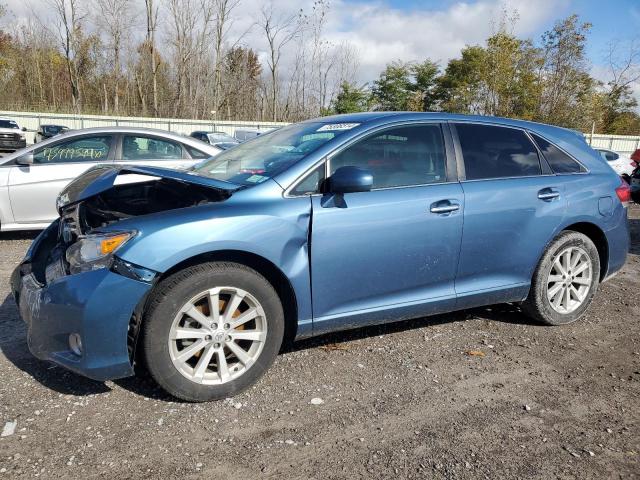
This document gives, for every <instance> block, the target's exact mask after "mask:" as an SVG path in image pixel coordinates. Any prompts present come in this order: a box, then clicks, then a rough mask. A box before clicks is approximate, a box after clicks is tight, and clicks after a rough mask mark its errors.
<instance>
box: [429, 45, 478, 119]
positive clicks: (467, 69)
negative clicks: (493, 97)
mask: <svg viewBox="0 0 640 480" xmlns="http://www.w3.org/2000/svg"><path fill="white" fill-rule="evenodd" d="M485 62H486V52H485V49H484V48H482V47H481V46H479V45H475V46H467V47H465V48H463V49H462V52H461V58H453V59H451V60H449V63H448V64H447V67H446V69H445V71H444V74H443V75H441V76H440V77H438V79H437V86H436V94H435V96H436V98H438V99H439V100H440V109H441V110H445V111H448V112H454V113H484V112H483V110H482V105H481V103H482V102H481V90H482V77H483V69H484V67H483V65H484V63H485Z"/></svg>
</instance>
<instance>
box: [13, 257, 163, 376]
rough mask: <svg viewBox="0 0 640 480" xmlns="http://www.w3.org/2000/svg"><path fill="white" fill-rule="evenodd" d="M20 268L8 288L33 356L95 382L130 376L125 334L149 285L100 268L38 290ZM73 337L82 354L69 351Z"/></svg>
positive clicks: (29, 275)
mask: <svg viewBox="0 0 640 480" xmlns="http://www.w3.org/2000/svg"><path fill="white" fill-rule="evenodd" d="M21 267H22V266H19V267H18V268H17V269H16V270H15V271H14V273H13V275H12V278H11V287H12V290H13V294H14V297H15V299H16V302H17V303H18V308H19V310H20V315H21V317H22V319H23V320H24V321H25V323H26V324H27V329H28V333H27V342H28V345H29V350H30V351H31V353H32V354H33V355H34V356H36V357H37V358H40V359H43V360H49V361H52V362H54V363H56V364H58V365H60V366H62V367H64V368H67V369H69V370H72V371H74V372H76V373H78V374H80V375H83V376H85V377H89V378H92V379H94V380H101V381H102V380H108V379H115V378H121V377H127V376H130V375H133V366H132V363H131V360H130V356H129V350H128V348H127V333H128V329H129V323H130V319H131V317H132V314H133V313H134V311H135V309H136V307H137V306H138V305H139V304H140V303H141V302H142V301H143V300H144V298H145V297H146V294H147V293H148V291H149V290H150V288H151V284H149V283H145V282H140V281H137V280H133V279H131V278H127V277H125V276H122V275H119V274H117V273H114V272H111V271H109V270H107V269H100V270H94V271H90V272H86V273H80V274H77V275H69V276H66V277H62V278H59V279H58V280H56V281H54V282H52V283H50V284H49V285H46V286H42V285H40V284H39V283H38V282H37V281H36V279H35V277H34V276H33V274H32V273H27V274H23V273H22V272H21V270H22V268H21ZM72 333H76V334H79V335H80V336H81V338H82V355H80V356H79V355H76V354H75V353H73V352H72V351H71V349H70V347H69V335H70V334H72Z"/></svg>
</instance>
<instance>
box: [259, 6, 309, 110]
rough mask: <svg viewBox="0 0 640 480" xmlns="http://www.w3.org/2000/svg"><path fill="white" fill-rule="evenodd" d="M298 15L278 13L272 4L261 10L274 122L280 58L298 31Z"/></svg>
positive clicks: (276, 107)
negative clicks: (267, 53) (266, 46)
mask: <svg viewBox="0 0 640 480" xmlns="http://www.w3.org/2000/svg"><path fill="white" fill-rule="evenodd" d="M298 19H299V17H298V15H288V16H283V15H278V14H276V13H275V12H274V10H273V5H272V4H270V5H269V6H266V7H263V9H262V11H261V19H260V23H259V25H260V29H261V30H262V31H263V32H264V35H265V38H266V40H267V44H268V48H269V57H268V59H267V67H268V69H269V73H270V77H271V78H270V81H271V85H270V97H271V99H270V100H271V116H272V119H273V121H274V122H276V121H277V120H278V92H279V84H278V82H279V77H278V74H279V70H278V67H279V65H280V60H281V59H282V53H283V50H284V47H285V46H287V45H288V44H289V43H290V42H291V41H293V40H294V39H295V38H296V37H297V35H298V33H299V28H300V27H299V25H300V24H299V22H298Z"/></svg>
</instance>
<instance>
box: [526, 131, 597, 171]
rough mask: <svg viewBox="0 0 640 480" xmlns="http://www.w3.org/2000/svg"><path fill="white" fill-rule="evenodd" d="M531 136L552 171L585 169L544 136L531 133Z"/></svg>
mask: <svg viewBox="0 0 640 480" xmlns="http://www.w3.org/2000/svg"><path fill="white" fill-rule="evenodd" d="M531 136H532V137H533V139H534V140H535V142H536V143H537V144H538V148H540V151H541V152H542V155H544V158H545V159H546V160H547V163H549V166H550V167H551V170H553V173H559V174H562V173H584V172H586V171H587V169H586V168H584V167H583V166H582V165H581V164H580V163H578V162H577V161H576V160H574V159H573V158H571V157H570V156H569V155H567V154H566V153H564V152H563V151H562V150H560V149H559V148H558V147H556V146H555V145H553V144H552V143H550V142H548V141H547V140H545V139H544V138H542V137H540V136H538V135H536V134H535V133H531Z"/></svg>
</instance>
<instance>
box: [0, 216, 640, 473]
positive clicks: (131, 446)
mask: <svg viewBox="0 0 640 480" xmlns="http://www.w3.org/2000/svg"><path fill="white" fill-rule="evenodd" d="M630 224H631V226H632V240H633V245H632V248H631V253H630V255H629V258H628V261H627V264H626V266H625V267H624V269H623V270H622V272H621V273H620V274H618V276H617V277H615V278H614V279H613V280H611V281H610V282H608V283H607V284H605V285H604V286H602V288H601V289H600V291H599V292H598V294H597V296H596V298H595V301H594V304H593V305H592V307H591V309H590V310H589V312H588V314H587V316H586V317H585V318H583V319H582V320H581V321H579V322H578V323H576V324H573V325H570V326H566V327H561V328H551V327H543V326H538V325H535V324H532V323H530V322H529V320H528V319H527V318H526V317H525V316H523V315H522V314H521V313H519V312H518V311H517V309H515V308H514V307H511V306H496V307H493V308H486V309H476V310H470V311H464V312H458V313H453V314H449V315H443V316H437V317H431V318H425V319H420V320H412V321H408V322H402V323H399V324H393V325H387V326H384V327H375V328H367V329H361V330H356V331H352V332H347V333H340V334H333V335H328V336H324V337H321V338H318V339H312V340H308V341H304V342H300V343H298V344H296V345H295V346H294V347H293V348H292V349H291V350H289V351H287V352H285V353H283V354H281V355H280V356H279V357H278V358H277V360H276V363H275V365H274V366H273V368H272V369H271V370H270V371H269V372H268V373H267V375H266V376H265V377H264V378H263V379H262V380H261V381H260V382H259V383H258V384H257V385H256V386H255V387H254V388H252V389H250V390H249V391H248V392H246V393H244V394H242V395H240V396H238V397H236V398H233V399H230V400H226V401H221V402H215V403H209V404H200V405H194V404H187V403H179V402H175V401H172V399H171V398H168V397H167V396H166V395H164V394H163V393H162V392H161V391H160V390H158V389H157V388H156V387H155V386H154V385H153V383H152V382H151V381H150V380H149V379H145V378H131V379H126V380H119V381H116V382H106V383H97V382H93V381H90V380H87V379H84V378H82V377H79V376H76V375H74V374H72V373H68V372H66V371H64V370H62V369H60V368H58V367H55V366H53V365H51V364H48V363H46V362H41V361H38V360H36V359H34V358H32V357H31V356H30V354H29V352H28V350H27V347H26V341H25V327H24V325H23V324H22V323H21V321H20V320H19V318H18V313H17V310H16V307H15V304H14V302H13V300H12V298H11V297H10V296H9V287H8V280H9V275H10V272H11V270H12V269H13V268H14V266H15V265H16V264H17V263H18V261H19V259H20V258H21V256H22V255H23V253H24V252H25V250H26V249H27V247H28V245H29V242H30V241H31V239H32V238H33V235H27V234H18V235H16V234H11V235H7V234H5V235H2V236H0V279H1V280H0V299H2V300H3V303H2V306H1V307H0V350H1V352H0V428H2V427H4V430H5V433H11V430H12V428H11V425H12V422H17V423H16V425H15V429H14V430H13V434H11V435H6V436H4V437H0V478H1V477H2V476H4V477H6V478H9V477H10V478H21V477H25V478H26V477H29V478H32V477H42V478H94V477H108V478H111V477H119V478H131V477H134V476H135V477H136V478H158V477H162V478H200V477H205V476H206V477H208V478H249V477H251V478H323V479H331V478H347V477H348V478H366V479H370V478H390V477H393V478H483V477H484V478H492V479H493V478H563V479H564V478H598V479H600V478H637V477H639V476H640V462H639V455H640V436H639V434H638V427H639V420H640V413H639V408H638V407H639V394H640V336H639V334H640V326H639V323H638V320H639V319H640V302H639V301H638V295H637V292H638V290H639V289H640V281H639V276H638V273H639V272H640V261H639V258H640V257H639V256H638V255H639V254H640V208H639V207H633V208H632V209H631V220H630ZM7 424H8V425H7Z"/></svg>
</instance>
